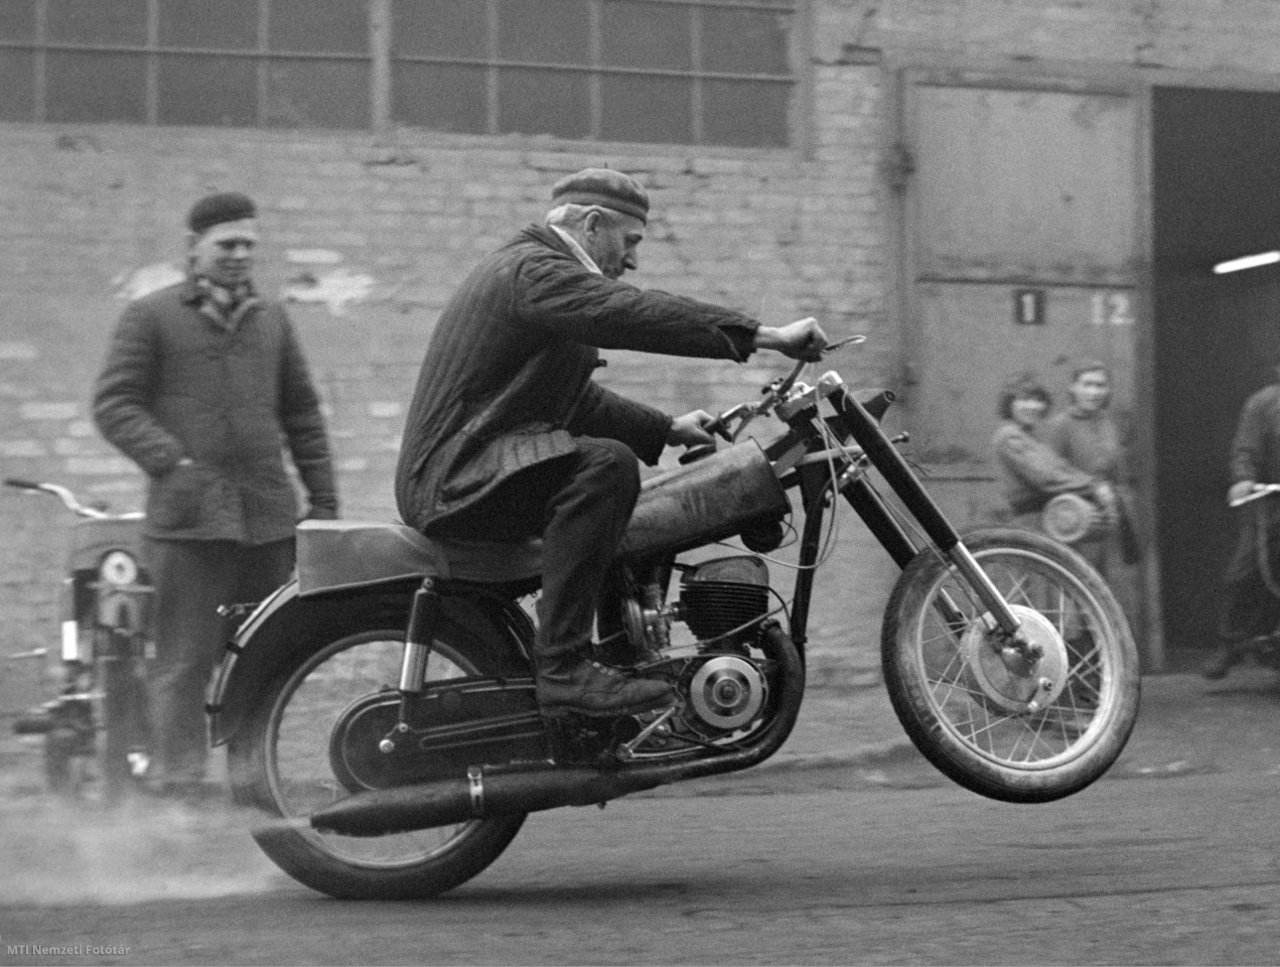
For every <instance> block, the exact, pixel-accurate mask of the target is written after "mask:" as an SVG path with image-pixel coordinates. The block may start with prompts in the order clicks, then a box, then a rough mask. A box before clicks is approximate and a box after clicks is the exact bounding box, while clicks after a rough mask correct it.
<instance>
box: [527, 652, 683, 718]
mask: <svg viewBox="0 0 1280 967" xmlns="http://www.w3.org/2000/svg"><path fill="white" fill-rule="evenodd" d="M537 692H538V704H539V705H540V706H541V707H542V711H543V712H544V713H547V714H552V715H554V714H557V713H565V712H573V713H576V714H578V715H587V716H592V717H599V718H608V717H612V716H616V715H634V714H635V713H637V712H647V711H648V710H649V709H652V708H657V707H659V706H661V705H666V704H668V703H669V702H670V701H671V700H672V699H673V698H674V697H675V689H674V688H673V687H672V686H671V683H670V682H665V681H661V680H659V679H655V678H635V677H632V676H630V675H627V674H626V673H625V672H622V671H620V670H619V669H617V668H613V667H611V666H609V665H603V664H601V663H600V662H598V661H591V660H590V659H587V658H579V659H576V660H574V659H570V661H569V662H567V663H565V664H563V665H560V666H557V667H555V668H554V669H551V670H540V671H539V672H538V680H537Z"/></svg>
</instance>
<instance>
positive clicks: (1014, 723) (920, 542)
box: [208, 337, 1140, 899]
mask: <svg viewBox="0 0 1280 967" xmlns="http://www.w3.org/2000/svg"><path fill="white" fill-rule="evenodd" d="M855 339H857V340H859V341H860V337H855ZM803 366H804V364H799V365H797V366H796V367H795V369H794V370H792V371H791V372H790V373H789V374H788V375H787V376H785V377H780V378H777V379H774V380H773V381H771V382H770V383H769V384H768V385H767V386H765V387H764V389H763V390H762V395H761V397H760V398H759V399H758V400H754V401H750V402H746V403H742V404H740V405H738V406H735V407H733V408H732V409H730V410H728V411H726V412H725V413H723V414H721V415H720V416H719V417H718V418H717V421H716V429H718V430H719V431H721V433H722V435H723V436H725V437H726V438H727V440H728V441H729V444H728V445H727V446H722V447H719V448H717V447H715V446H712V447H704V448H699V449H698V450H695V451H693V452H691V453H688V454H686V455H685V456H684V457H682V458H681V462H680V464H679V466H677V467H675V468H673V469H670V470H667V471H663V472H660V473H658V474H657V475H655V476H653V477H652V478H650V479H648V480H646V481H645V483H644V484H643V487H642V492H641V495H640V498H639V501H638V503H637V505H636V508H635V511H634V514H633V516H632V519H631V521H630V524H629V526H628V529H627V532H626V534H625V537H624V539H623V542H622V545H621V548H620V550H619V553H618V555H617V563H616V565H615V567H614V569H613V571H612V572H611V573H612V574H613V575H614V581H613V583H614V584H616V585H617V586H618V587H619V588H620V589H621V591H620V592H619V594H618V597H620V599H621V601H620V605H619V606H618V608H617V610H616V612H615V613H614V614H613V615H607V614H604V613H602V614H601V616H600V620H599V621H598V629H599V630H601V631H602V632H604V631H612V633H610V634H603V633H602V638H601V643H600V647H601V648H602V649H606V650H607V649H614V650H615V651H614V652H610V653H612V654H616V649H618V648H626V649H629V651H630V653H631V654H632V656H633V660H634V661H635V664H636V668H637V669H638V671H639V672H640V673H642V674H644V675H645V676H648V677H657V676H661V677H665V678H667V679H668V680H669V681H670V682H672V683H673V684H674V685H675V687H676V689H677V692H678V699H677V700H675V701H674V702H673V703H672V704H671V705H670V706H669V707H667V708H661V709H657V710H654V711H651V712H646V713H644V714H640V715H631V716H624V717H621V718H619V719H617V720H603V721H602V720H599V719H587V718H579V719H574V718H572V717H570V718H569V719H563V718H554V719H553V718H547V719H544V717H543V716H542V715H541V714H540V713H539V709H538V704H537V701H536V698H535V692H534V681H533V676H532V664H531V643H532V640H533V634H534V627H533V623H532V621H531V619H530V618H529V616H528V615H527V613H526V611H525V610H524V609H523V608H522V607H521V606H520V602H521V600H522V596H523V595H527V594H529V593H530V592H532V591H533V590H535V589H536V587H537V574H538V554H537V552H538V547H537V543H536V542H530V543H528V544H521V545H502V546H492V545H482V544H465V543H457V542H454V543H450V542H445V541H441V540H437V539H434V538H426V537H424V536H423V535H421V534H420V533H418V532H416V531H414V530H412V529H411V528H408V527H405V526H402V525H396V524H390V523H369V522H359V521H309V522H304V523H303V524H302V525H301V526H300V528H299V530H298V570H297V574H296V577H295V579H294V580H293V581H291V582H290V583H289V584H287V585H286V586H284V587H282V588H281V589H279V590H278V591H277V592H276V593H275V594H274V595H273V596H272V597H270V598H268V599H267V600H265V601H264V602H262V603H261V604H260V605H259V607H258V608H257V609H256V610H255V611H254V612H253V613H252V614H251V615H250V616H249V617H248V618H247V619H246V621H245V622H244V624H243V625H242V626H241V628H240V629H239V631H238V633H237V634H236V635H235V637H234V639H233V640H232V641H231V642H230V643H229V645H228V651H227V654H226V655H225V656H224V659H223V661H222V663H221V665H220V669H219V672H218V675H217V681H216V683H215V687H214V689H213V692H212V701H211V703H210V705H209V709H208V710H209V713H210V716H211V725H212V736H213V740H214V742H215V743H218V744H222V743H225V744H226V746H227V750H228V751H227V755H228V766H229V776H230V781H231V784H232V793H233V796H234V799H235V800H236V802H238V803H239V804H241V805H243V806H246V807H251V808H254V809H257V810H262V811H264V812H265V813H266V814H267V815H268V816H269V817H271V818H270V819H268V820H266V821H264V822H263V823H262V824H261V825H260V826H258V827H257V828H256V829H255V830H254V831H253V835H254V837H255V839H256V840H257V842H258V844H259V846H260V847H261V848H262V849H263V850H264V851H265V852H266V854H267V855H268V856H269V857H270V858H271V859H272V860H273V861H274V862H275V863H276V864H277V865H278V866H280V867H281V868H282V869H283V870H285V871H286V872H288V873H289V874H290V875H291V876H293V877H294V878H295V879H297V880H298V881H300V882H301V883H303V884H306V885H307V886H309V887H311V888H312V889H315V890H317V891H320V892H322V893H327V894H329V895H331V896H334V897H341V898H378V899H403V898H422V897H429V896H433V895H436V894H439V893H441V892H444V891H447V890H449V889H452V888H454V887H456V886H458V885H459V884H461V883H464V882H466V881H467V880H469V879H470V878H472V877H474V876H476V875H477V874H478V873H480V872H481V871H482V870H484V869H485V868H486V867H487V866H488V865H489V864H491V863H492V862H493V861H494V860H495V859H496V858H497V857H498V856H499V855H500V854H501V853H502V852H503V850H504V849H505V848H506V847H507V846H508V844H510V843H511V841H512V840H513V838H514V837H515V836H516V834H517V833H518V832H519V830H520V828H521V825H522V824H523V822H524V821H525V818H526V816H527V815H528V814H529V813H531V812H535V811H540V810H546V809H554V808H558V807H562V806H582V805H590V804H599V805H601V806H603V805H604V804H605V803H606V802H608V801H609V800H611V799H615V798H617V797H619V796H624V795H627V794H629V793H634V792H639V791H642V790H648V789H652V788H655V787H658V786H661V785H663V784H667V783H674V782H680V781H685V780H689V779H694V778H699V777H705V776H712V775H717V774H725V773H729V772H733V771H737V770H742V769H748V768H751V767H753V766H756V765H758V764H760V763H761V762H763V761H765V760H766V759H768V758H769V757H770V756H771V755H773V754H774V753H775V752H777V751H778V749H779V748H780V747H781V746H782V745H783V743H784V742H785V740H786V738H787V736H788V734H789V733H790V731H791V729H792V727H793V726H794V724H795V722H796V718H797V715H798V714H799V711H800V706H801V701H802V699H803V696H804V690H805V643H806V626H807V622H808V618H809V609H810V604H811V599H812V591H813V580H814V571H815V568H816V567H817V566H819V565H820V564H821V563H822V562H823V560H824V559H825V557H826V556H827V552H828V551H829V543H830V537H831V527H832V524H833V518H832V517H830V516H828V515H829V513H830V514H834V513H835V510H836V508H837V503H836V502H837V501H838V500H843V501H844V502H845V503H846V504H847V505H848V506H849V507H851V508H852V509H853V511H854V512H855V513H856V514H857V515H858V516H859V517H860V518H861V519H862V521H863V522H864V523H865V524H866V526H867V527H868V528H869V529H870V531H871V533H872V534H873V535H874V536H875V537H876V538H877V539H878V540H879V542H880V543H881V544H882V545H883V547H884V548H885V550H886V551H887V552H888V554H889V556H890V557H891V558H892V560H893V561H894V562H896V564H897V565H898V566H900V567H901V568H902V573H901V575H900V577H899V578H898V580H897V582H896V585H895V586H894V588H893V591H892V593H891V595H890V597H889V601H888V605H887V608H886V610H885V615H884V621H883V626H882V633H881V652H882V663H883V670H884V682H885V685H886V687H887V689H888V692H889V696H890V698H891V700H892V705H893V708H894V710H895V712H896V714H897V716H898V718H899V720H900V722H901V724H902V726H903V728H904V729H905V730H906V732H907V734H908V735H909V736H910V738H911V740H912V742H913V743H914V744H915V746H916V747H917V748H918V749H919V750H920V751H921V752H922V753H923V754H924V756H925V757H926V758H927V759H928V760H929V761H930V762H931V763H932V764H933V765H934V766H935V767H937V768H938V769H939V770H941V771H942V772H943V773H944V774H946V775H947V776H948V777H950V778H951V779H952V780H954V781H955V782H957V783H959V784H960V785H961V786H963V787H965V788H967V789H970V790H972V791H974V792H976V793H979V794H981V795H984V796H988V797H990V798H993V799H997V800H1002V801H1006V802H1013V803H1042V802H1048V801H1052V800H1055V799H1058V798H1061V797H1064V796H1068V795H1071V794H1073V793H1075V792H1078V791H1079V790H1081V789H1083V788H1085V787H1086V786H1088V785H1089V784H1090V783H1092V782H1093V781H1094V780H1096V779H1097V778H1098V777H1099V776H1101V775H1102V774H1103V773H1104V772H1105V771H1106V770H1107V769H1108V768H1109V767H1110V766H1111V764H1112V763H1113V762H1114V761H1115V759H1116V758H1117V756H1118V755H1119V754H1120V752H1121V750H1122V749H1123V747H1124V745H1125V743H1126V741H1127V739H1128V736H1129V733H1130V731H1131V729H1132V728H1133V725H1134V721H1135V719H1136V717H1137V712H1138V703H1139V688H1140V679H1139V667H1138V657H1137V651H1136V648H1135V646H1134V642H1133V638H1132V636H1131V634H1130V630H1129V627H1128V625H1127V623H1126V621H1125V617H1124V615H1123V613H1122V611H1121V610H1120V608H1119V606H1118V605H1117V603H1116V600H1115V598H1114V597H1113V595H1112V593H1111V591H1110V590H1109V589H1108V588H1107V585H1106V583H1105V582H1104V581H1103V580H1102V579H1101V577H1100V576H1099V575H1098V574H1097V572H1096V571H1094V570H1093V569H1092V568H1091V567H1090V566H1089V565H1088V564H1087V563H1086V562H1085V561H1084V559H1083V558H1081V557H1080V556H1079V555H1078V554H1076V553H1075V552H1074V551H1072V550H1071V549H1069V548H1068V547H1066V546H1064V545H1062V544H1060V543H1058V542H1055V541H1052V540H1050V539H1048V538H1046V537H1044V536H1042V535H1038V534H1033V533H1029V532H1024V531H1018V530H1012V529H994V528H993V529H984V530H976V531H973V532H972V533H969V534H967V535H965V536H964V538H963V539H962V538H961V536H960V535H959V534H958V533H957V531H956V530H955V528H954V527H953V526H952V524H951V523H950V522H949V520H948V519H947V517H946V516H945V515H944V514H943V513H942V511H941V510H940V509H939V507H938V506H937V504H936V503H935V502H934V500H933V499H932V497H930V495H929V494H928V493H927V491H926V490H925V488H924V487H923V486H922V484H921V483H920V480H919V478H918V477H917V475H916V473H915V472H914V471H913V470H912V468H911V466H910V465H909V463H908V462H907V460H906V459H905V458H904V456H903V455H902V453H901V452H900V450H899V447H898V445H899V444H901V443H904V442H906V439H907V438H906V435H905V434H903V435H900V436H899V437H897V438H895V439H893V440H891V439H890V438H889V437H888V436H887V434H886V433H885V432H884V430H883V429H882V428H881V426H880V423H879V420H880V418H881V417H882V416H883V414H884V413H885V411H886V410H887V409H888V407H889V406H890V404H891V402H892V401H893V398H894V397H893V394H892V393H891V392H889V391H887V390H878V391H877V390H871V391H862V392H858V393H854V392H852V391H850V390H849V389H848V388H847V387H846V386H845V384H844V382H843V380H842V379H841V377H840V376H839V374H838V373H836V372H834V371H832V372H828V373H826V374H825V375H823V376H822V377H821V378H820V379H819V380H818V381H817V383H816V384H815V385H812V386H810V385H807V384H805V383H803V382H801V381H800V380H799V377H800V375H801V373H802V370H803ZM764 417H771V418H773V419H775V420H777V421H778V423H777V424H776V425H775V426H776V428H777V430H779V431H780V433H775V434H774V438H773V439H771V440H769V441H768V442H764V443H762V442H760V441H759V440H758V439H756V436H757V435H753V436H751V437H748V436H746V435H744V432H743V431H744V430H745V429H746V428H747V426H748V425H749V424H753V423H754V422H755V421H757V420H760V419H762V418H764ZM766 435H768V434H766ZM873 471H874V475H873ZM886 487H887V490H888V491H889V492H891V494H892V495H894V496H896V499H891V498H890V496H889V495H888V494H886V492H885V489H886ZM793 492H794V493H795V494H796V495H798V496H797V499H796V501H795V507H794V509H793V504H792V500H791V497H790V494H791V493H793ZM733 538H737V539H738V540H740V542H741V544H742V548H738V547H737V546H736V545H732V546H731V547H732V553H724V554H719V552H718V551H716V550H715V549H716V548H717V547H718V546H719V545H721V544H723V543H724V542H726V541H729V540H730V539H733ZM784 544H786V545H787V546H788V547H795V548H796V551H795V553H796V555H797V558H798V563H797V564H796V565H795V567H796V571H795V579H794V586H793V588H792V592H791V598H790V600H789V601H788V600H783V599H782V598H781V596H780V595H779V592H778V591H777V590H776V589H775V588H774V587H773V586H772V585H771V582H770V576H769V563H770V562H771V561H773V562H776V561H778V560H779V558H778V557H777V556H776V555H775V554H774V552H776V551H779V549H781V548H782V547H783V545H784ZM744 549H745V552H746V553H744V552H743V551H744ZM708 553H710V554H712V555H716V556H712V557H710V558H709V559H703V558H704V557H705V555H706V554H708ZM677 576H678V580H677Z"/></svg>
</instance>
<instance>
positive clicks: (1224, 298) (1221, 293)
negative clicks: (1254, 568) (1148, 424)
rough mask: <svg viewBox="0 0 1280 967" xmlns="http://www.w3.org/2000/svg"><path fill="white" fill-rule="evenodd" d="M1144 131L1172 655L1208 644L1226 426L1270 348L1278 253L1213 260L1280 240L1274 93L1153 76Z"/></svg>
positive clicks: (1222, 510)
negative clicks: (1148, 149)
mask: <svg viewBox="0 0 1280 967" xmlns="http://www.w3.org/2000/svg"><path fill="white" fill-rule="evenodd" d="M1152 138H1153V152H1152V164H1153V214H1154V238H1153V255H1154V270H1155V272H1154V298H1155V328H1154V331H1155V337H1154V348H1155V401H1154V402H1155V415H1156V425H1155V459H1156V468H1155V469H1156V481H1157V489H1158V492H1159V505H1158V507H1157V513H1156V515H1155V518H1156V540H1157V543H1158V547H1159V549H1160V556H1161V573H1160V576H1161V585H1162V595H1161V597H1162V612H1163V613H1162V619H1163V626H1164V642H1165V650H1166V654H1167V655H1168V658H1169V660H1170V663H1171V664H1172V665H1173V666H1174V667H1177V666H1178V665H1179V664H1181V663H1190V662H1193V661H1197V660H1199V658H1200V657H1202V652H1203V649H1205V648H1208V647H1211V646H1212V645H1213V644H1214V639H1213V629H1214V625H1215V622H1216V615H1217V606H1218V585H1217V582H1218V578H1219V575H1220V574H1221V572H1222V569H1223V566H1224V564H1225V563H1226V560H1227V557H1228V555H1229V554H1230V550H1231V547H1232V546H1233V545H1234V541H1235V531H1236V527H1237V522H1236V519H1235V517H1234V516H1233V514H1235V513H1237V512H1233V511H1229V510H1228V509H1227V507H1226V499H1225V498H1226V491H1227V488H1228V486H1229V484H1230V477H1229V472H1228V461H1229V456H1230V447H1231V438H1232V436H1233V434H1234V431H1235V424H1236V419H1237V417H1238V415H1239V412H1240V408H1241V405H1242V404H1243V403H1244V400H1245V399H1246V398H1247V397H1248V396H1249V394H1251V393H1252V392H1254V391H1255V390H1257V389H1259V388H1260V387H1262V386H1264V385H1266V383H1267V382H1268V381H1269V363H1270V362H1271V361H1273V360H1275V359H1277V358H1280V355H1277V351H1278V350H1280V266H1277V265H1271V266H1267V267H1264V268H1258V269H1250V270H1247V271H1243V272H1238V273H1233V274H1230V275H1214V274H1213V271H1212V268H1213V266H1214V265H1215V264H1216V263H1218V262H1221V261H1224V260H1226V259H1231V258H1236V257H1239V256H1244V255H1250V254H1254V253H1257V252H1264V251H1268V250H1272V249H1280V178H1277V174H1276V166H1277V163H1278V161H1280V94H1274V93H1266V92H1251V91H1218V90H1202V89H1190V88H1157V89H1156V91H1155V94H1154V101H1153V111H1152Z"/></svg>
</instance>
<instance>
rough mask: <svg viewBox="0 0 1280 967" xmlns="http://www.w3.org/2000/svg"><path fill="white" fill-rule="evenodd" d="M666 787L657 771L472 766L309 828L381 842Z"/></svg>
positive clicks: (363, 797) (360, 796)
mask: <svg viewBox="0 0 1280 967" xmlns="http://www.w3.org/2000/svg"><path fill="white" fill-rule="evenodd" d="M666 781H670V779H669V778H667V777H665V776H664V775H663V774H662V772H660V771H657V770H645V771H643V772H639V771H631V772H628V771H608V772H606V771H603V770H600V769H582V768H577V769H574V768H568V769H566V768H554V767H553V768H544V769H536V770H530V771H527V772H508V771H503V772H497V773H491V774H490V773H486V772H485V771H484V770H483V769H481V768H478V767H474V766H473V767H472V768H471V769H469V770H467V778H466V779H446V780H442V781H440V782H428V783H424V784H422V785H417V786H398V787H396V788H394V789H373V790H369V791H367V792H358V793H355V794H354V795H351V796H348V797H347V798H346V799H340V800H339V801H338V802H335V803H333V804H332V805H331V806H326V807H325V808H323V809H321V810H318V811H317V812H315V813H312V815H311V826H312V828H313V829H316V830H319V831H320V832H326V833H339V834H341V835H343V836H385V835H387V834H388V833H406V832H409V831H411V830H416V829H431V828H432V827H435V826H452V825H456V824H459V823H466V822H470V821H471V820H473V819H488V818H490V817H493V816H510V815H514V814H517V813H532V812H540V811H542V810H545V809H558V808H559V807H561V806H590V805H594V804H596V803H601V804H603V803H605V802H607V801H608V800H610V799H617V798H618V797H619V796H625V795H627V794H628V793H632V792H640V791H641V790H644V789H653V788H655V787H656V786H660V785H662V784H663V782H666Z"/></svg>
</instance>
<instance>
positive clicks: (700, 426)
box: [667, 410, 729, 447]
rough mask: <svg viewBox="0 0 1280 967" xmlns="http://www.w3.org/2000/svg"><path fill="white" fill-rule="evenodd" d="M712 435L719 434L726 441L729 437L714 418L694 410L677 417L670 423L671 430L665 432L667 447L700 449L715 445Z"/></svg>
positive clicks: (706, 413) (702, 411)
mask: <svg viewBox="0 0 1280 967" xmlns="http://www.w3.org/2000/svg"><path fill="white" fill-rule="evenodd" d="M712 433H719V434H720V435H721V436H723V437H724V438H725V439H726V440H727V439H729V437H728V436H727V435H726V433H725V428H724V427H723V426H722V425H721V424H720V421H719V420H718V419H716V417H714V416H712V415H711V414H710V413H708V412H707V411H706V410H694V411H693V412H692V413H686V414H685V415H684V416H677V417H676V418H675V419H673V420H672V421H671V429H670V430H668V431H667V446H669V447H701V446H706V445H707V444H708V443H715V442H716V438H715V437H714V436H712Z"/></svg>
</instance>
